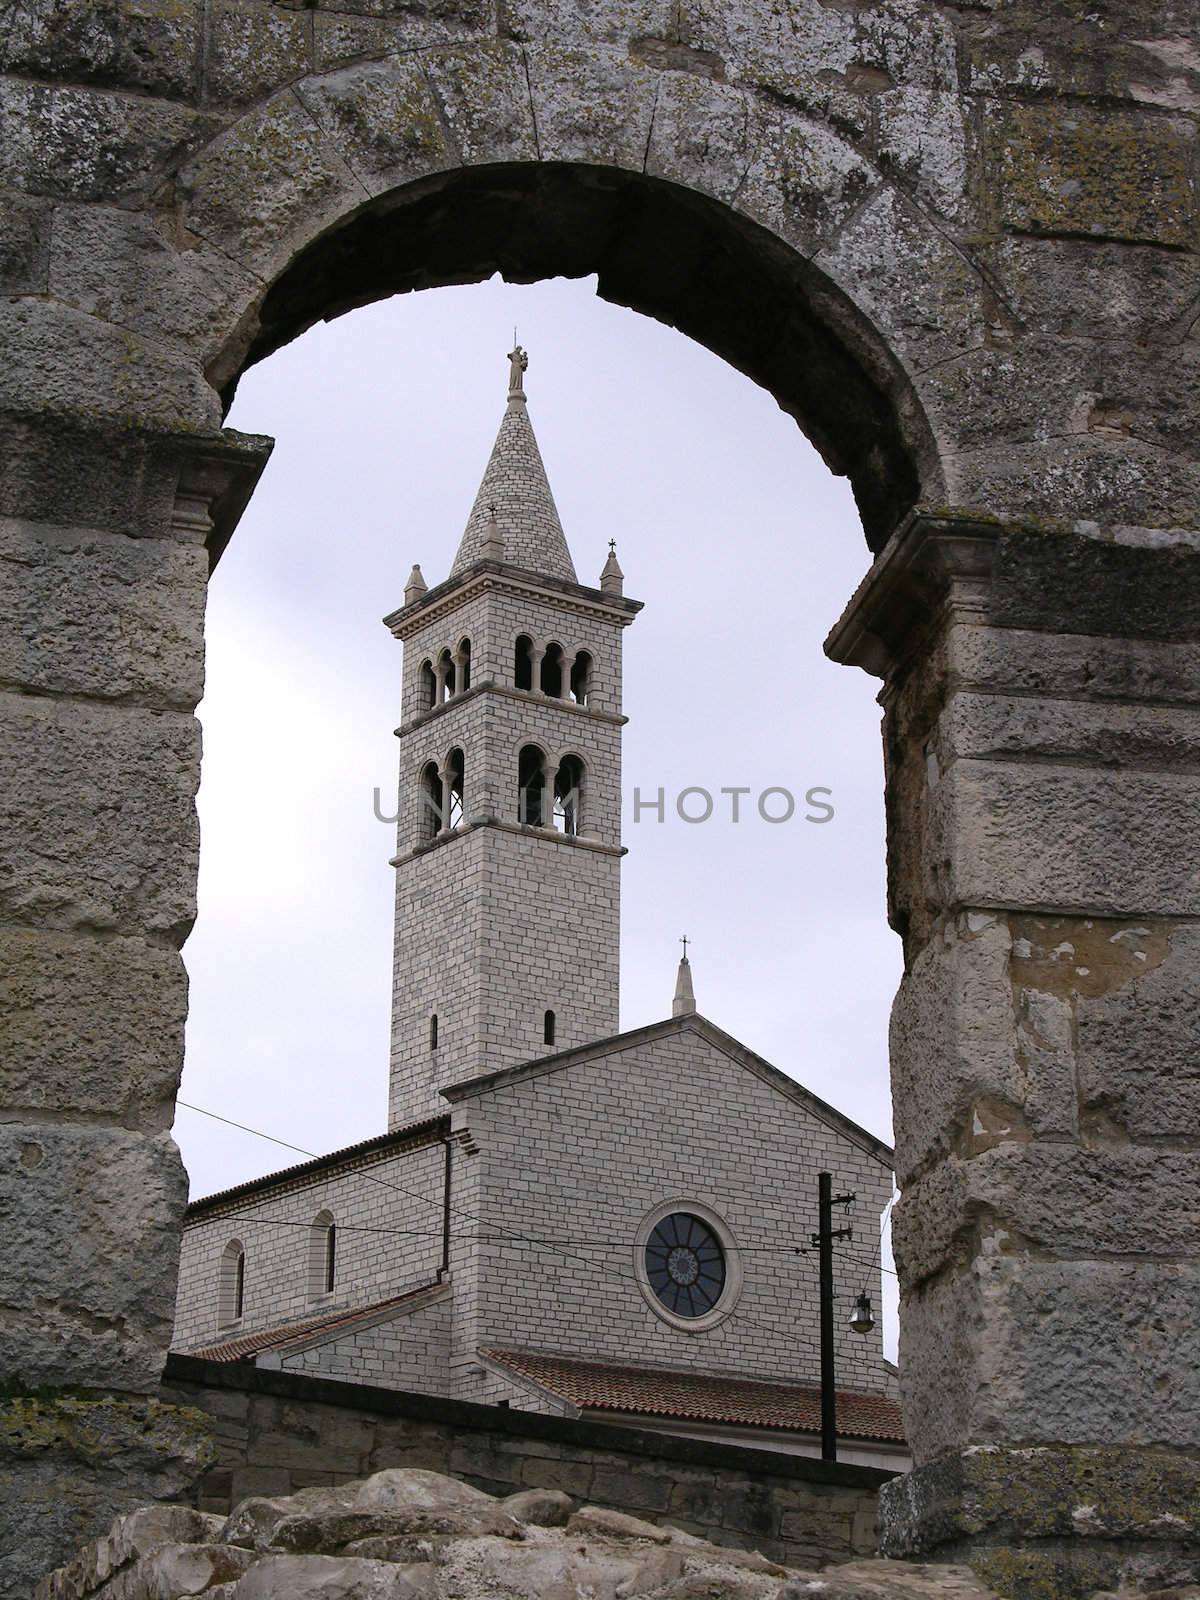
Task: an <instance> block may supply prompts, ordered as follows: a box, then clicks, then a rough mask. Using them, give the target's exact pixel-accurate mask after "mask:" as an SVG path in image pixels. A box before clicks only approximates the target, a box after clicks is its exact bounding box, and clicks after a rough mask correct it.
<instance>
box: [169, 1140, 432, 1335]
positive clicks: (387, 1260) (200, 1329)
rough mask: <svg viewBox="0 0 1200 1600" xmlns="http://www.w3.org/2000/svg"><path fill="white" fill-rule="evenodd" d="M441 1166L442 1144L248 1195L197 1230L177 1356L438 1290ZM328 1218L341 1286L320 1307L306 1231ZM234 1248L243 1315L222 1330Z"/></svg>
mask: <svg viewBox="0 0 1200 1600" xmlns="http://www.w3.org/2000/svg"><path fill="white" fill-rule="evenodd" d="M443 1161H444V1156H443V1150H442V1146H441V1144H440V1143H432V1144H430V1145H429V1146H427V1147H425V1148H419V1149H416V1150H412V1151H409V1152H408V1153H406V1154H402V1155H398V1156H394V1157H392V1158H390V1159H385V1160H382V1161H377V1162H374V1163H373V1164H372V1165H370V1166H369V1167H366V1168H363V1169H360V1170H356V1171H351V1172H345V1173H341V1174H334V1175H330V1176H325V1175H321V1176H317V1177H314V1179H313V1181H312V1182H309V1183H296V1184H288V1185H287V1186H286V1187H281V1188H280V1189H278V1190H275V1191H271V1190H268V1191H266V1192H265V1193H259V1194H253V1195H248V1196H246V1197H244V1198H241V1199H237V1200H233V1201H231V1202H230V1204H229V1205H228V1207H225V1206H223V1207H222V1208H221V1209H220V1210H219V1211H218V1212H216V1213H215V1214H212V1215H206V1216H203V1217H200V1218H198V1219H197V1220H195V1221H194V1222H192V1223H191V1224H190V1225H189V1226H188V1227H187V1228H186V1230H185V1232H184V1236H183V1249H182V1254H181V1258H180V1272H179V1295H178V1299H177V1302H176V1312H175V1333H174V1338H173V1340H172V1347H173V1348H174V1349H177V1350H194V1349H196V1348H198V1347H200V1346H203V1345H207V1344H215V1343H217V1342H219V1341H221V1340H224V1339H230V1338H235V1337H236V1336H237V1335H238V1334H241V1333H252V1332H254V1331H256V1330H257V1329H260V1328H268V1327H273V1326H275V1325H276V1324H277V1323H283V1322H289V1321H292V1320H293V1319H299V1318H304V1317H309V1316H315V1315H318V1314H320V1313H322V1312H324V1311H327V1310H328V1311H330V1312H333V1311H337V1310H339V1309H341V1308H343V1307H350V1306H363V1305H369V1304H371V1303H372V1302H373V1301H376V1300H385V1299H387V1298H388V1297H389V1296H391V1295H396V1294H402V1293H404V1292H405V1291H406V1290H408V1289H415V1288H418V1287H420V1286H421V1285H422V1284H428V1283H432V1282H433V1280H434V1278H435V1276H436V1273H437V1268H438V1264H439V1262H440V1261H441V1254H442V1233H441V1228H442V1193H443ZM402 1190H403V1191H410V1192H401V1191H402ZM322 1211H328V1212H330V1213H331V1214H332V1216H333V1220H334V1222H335V1224H336V1226H337V1271H336V1281H335V1285H334V1290H333V1293H332V1294H329V1295H321V1296H320V1297H319V1298H316V1299H313V1298H310V1295H309V1276H308V1262H309V1228H310V1225H311V1224H312V1222H313V1220H314V1218H316V1216H317V1215H318V1213H320V1212H322ZM359 1230H361V1231H359ZM232 1239H239V1240H240V1241H241V1243H242V1245H243V1246H244V1248H245V1252H246V1266H245V1300H244V1313H243V1316H242V1318H241V1320H240V1321H239V1322H236V1323H233V1324H229V1325H226V1326H221V1324H220V1318H219V1315H218V1288H219V1280H220V1263H221V1255H222V1251H223V1250H224V1248H225V1246H226V1244H227V1243H228V1242H229V1241H230V1240H232Z"/></svg>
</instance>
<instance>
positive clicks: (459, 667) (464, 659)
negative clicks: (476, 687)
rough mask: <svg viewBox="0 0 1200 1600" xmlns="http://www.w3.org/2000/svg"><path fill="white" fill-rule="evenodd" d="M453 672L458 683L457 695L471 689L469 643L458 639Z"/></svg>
mask: <svg viewBox="0 0 1200 1600" xmlns="http://www.w3.org/2000/svg"><path fill="white" fill-rule="evenodd" d="M455 672H456V674H457V681H458V691H457V692H458V693H459V694H466V692H467V690H468V689H469V688H470V687H471V641H470V639H460V640H459V641H458V651H457V660H456V663H455Z"/></svg>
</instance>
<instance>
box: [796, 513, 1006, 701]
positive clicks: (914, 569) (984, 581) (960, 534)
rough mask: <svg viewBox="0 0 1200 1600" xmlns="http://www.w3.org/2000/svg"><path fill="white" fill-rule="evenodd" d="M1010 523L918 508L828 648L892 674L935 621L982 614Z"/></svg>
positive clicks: (837, 656)
mask: <svg viewBox="0 0 1200 1600" xmlns="http://www.w3.org/2000/svg"><path fill="white" fill-rule="evenodd" d="M1004 531H1005V524H1004V523H1002V522H1001V521H999V520H998V519H994V518H989V517H987V516H986V515H985V514H982V513H970V512H957V511H932V510H930V509H928V508H927V507H922V506H917V507H916V508H914V510H912V511H911V512H910V513H909V514H908V516H907V517H906V518H905V519H904V521H903V522H902V523H901V524H900V526H899V527H898V528H897V530H896V532H895V533H894V534H893V535H892V537H891V538H890V539H889V540H888V542H887V544H886V545H885V546H884V548H883V549H882V550H881V551H880V553H879V555H878V556H877V557H876V559H875V562H874V565H873V566H872V567H871V570H870V571H869V572H868V573H867V575H866V577H865V578H864V579H863V581H862V582H861V583H860V584H859V586H858V588H857V589H856V590H855V592H854V594H853V595H852V597H851V599H850V602H849V604H848V605H847V607H846V609H845V611H843V613H842V615H841V617H840V618H839V619H838V621H837V622H836V623H835V625H834V627H833V628H832V629H831V631H830V633H829V636H828V638H827V639H826V640H825V654H826V655H827V656H829V658H830V659H831V660H832V661H838V662H841V663H842V664H843V665H845V666H853V667H862V669H863V671H864V672H869V673H870V674H871V675H872V676H873V677H876V678H887V677H888V676H889V675H890V673H891V672H892V671H894V669H895V668H896V667H897V666H899V665H900V664H901V663H902V662H903V661H904V660H906V659H907V658H908V656H909V655H911V654H912V653H913V651H914V649H915V648H916V647H917V646H918V644H919V642H920V640H921V639H922V638H923V637H924V635H925V633H926V631H927V629H928V628H929V626H930V625H931V624H932V623H933V622H935V621H936V620H937V619H939V618H942V619H943V620H945V619H946V618H948V617H949V616H951V615H952V616H954V617H955V618H961V617H966V616H968V615H973V616H982V615H983V614H984V612H985V609H986V600H987V591H988V588H989V581H990V578H991V574H992V568H993V565H994V562H995V555H996V546H997V543H998V542H999V539H1000V536H1001V534H1002V533H1003V532H1004Z"/></svg>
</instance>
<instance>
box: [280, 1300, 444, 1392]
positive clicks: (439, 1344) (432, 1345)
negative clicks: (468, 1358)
mask: <svg viewBox="0 0 1200 1600" xmlns="http://www.w3.org/2000/svg"><path fill="white" fill-rule="evenodd" d="M451 1318H452V1308H451V1303H450V1295H449V1293H446V1294H445V1295H444V1298H442V1299H439V1300H437V1301H435V1303H434V1304H432V1305H427V1306H422V1307H421V1309H420V1310H418V1311H409V1312H404V1313H403V1314H402V1315H400V1316H396V1317H391V1318H389V1319H388V1320H387V1321H386V1322H378V1323H376V1324H375V1325H374V1327H370V1328H362V1329H359V1330H358V1331H357V1332H355V1333H352V1334H349V1335H347V1336H346V1337H345V1338H342V1339H330V1340H329V1341H328V1342H327V1343H325V1344H322V1345H317V1346H315V1347H314V1348H312V1349H309V1350H300V1351H297V1352H296V1353H295V1354H294V1355H288V1356H284V1357H283V1359H282V1360H281V1361H280V1363H279V1367H280V1370H281V1371H283V1372H295V1373H300V1374H304V1375H307V1376H308V1377H314V1378H337V1379H341V1380H342V1381H344V1382H348V1383H369V1384H375V1385H379V1386H380V1387H382V1388H389V1389H414V1390H416V1391H418V1392H419V1393H421V1394H440V1395H444V1394H448V1393H449V1386H450V1325H451ZM263 1364H264V1365H266V1364H267V1363H265V1362H264V1363H263Z"/></svg>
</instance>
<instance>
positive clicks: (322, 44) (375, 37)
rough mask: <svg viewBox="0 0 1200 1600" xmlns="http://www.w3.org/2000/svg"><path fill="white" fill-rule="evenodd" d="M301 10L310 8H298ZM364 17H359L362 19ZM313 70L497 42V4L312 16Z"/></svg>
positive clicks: (369, 7) (381, 7) (374, 0)
mask: <svg viewBox="0 0 1200 1600" xmlns="http://www.w3.org/2000/svg"><path fill="white" fill-rule="evenodd" d="M296 9H298V10H299V9H308V8H301V7H297V8H296ZM356 13H358V14H356ZM312 29H313V65H314V67H315V69H316V71H318V72H328V71H329V70H330V68H332V67H337V66H342V65H344V64H345V63H346V62H348V61H362V60H365V59H367V58H374V59H376V60H378V59H379V58H381V57H383V56H393V55H400V54H402V53H403V52H404V51H406V50H424V49H428V48H429V47H431V46H433V45H441V44H461V43H465V42H468V41H471V40H475V39H478V40H479V41H480V43H483V44H492V43H494V42H495V35H496V18H495V6H494V4H493V3H492V0H478V3H477V0H461V3H453V0H451V3H449V4H444V5H430V4H423V5H422V6H421V7H420V8H419V9H414V8H413V7H411V6H410V5H406V4H397V5H394V6H389V5H387V4H381V3H380V0H363V3H362V4H358V5H355V4H350V5H341V4H339V5H337V6H336V7H334V8H331V9H330V10H328V11H324V10H315V11H314V14H313V17H312Z"/></svg>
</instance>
